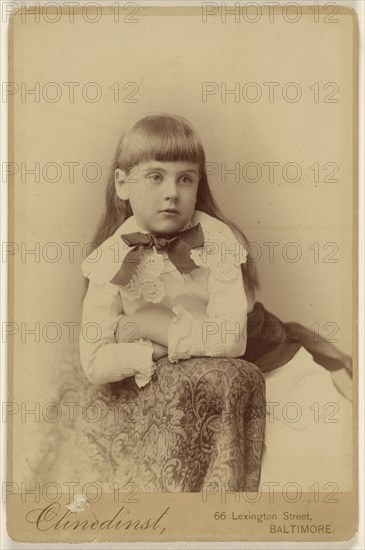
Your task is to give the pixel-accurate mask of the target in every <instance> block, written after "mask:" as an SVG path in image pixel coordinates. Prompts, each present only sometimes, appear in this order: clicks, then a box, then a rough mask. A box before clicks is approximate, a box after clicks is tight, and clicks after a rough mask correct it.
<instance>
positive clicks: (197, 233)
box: [110, 223, 204, 286]
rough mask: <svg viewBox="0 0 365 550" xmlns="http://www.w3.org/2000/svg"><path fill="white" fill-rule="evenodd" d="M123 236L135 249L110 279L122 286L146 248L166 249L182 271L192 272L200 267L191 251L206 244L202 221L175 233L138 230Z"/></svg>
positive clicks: (129, 278) (127, 280)
mask: <svg viewBox="0 0 365 550" xmlns="http://www.w3.org/2000/svg"><path fill="white" fill-rule="evenodd" d="M121 238H122V239H123V241H124V242H125V243H126V244H127V245H128V246H130V247H133V249H132V250H130V251H129V252H128V253H127V255H126V257H125V258H124V261H123V263H122V265H121V267H120V269H119V270H118V272H117V273H116V274H115V275H114V277H113V279H112V280H111V281H110V282H111V283H113V284H116V285H120V286H125V285H127V284H128V283H129V281H130V280H131V279H132V277H133V275H134V273H135V271H136V269H137V266H138V264H139V262H140V260H141V258H142V255H143V252H144V250H146V249H147V250H148V249H151V248H153V247H154V248H155V249H156V251H157V252H161V251H163V250H166V251H167V255H168V257H169V259H170V260H171V262H172V263H173V264H174V266H175V267H176V269H178V271H180V273H190V272H191V271H193V269H196V268H197V267H198V266H197V265H196V264H195V263H194V262H193V260H192V259H191V258H190V251H191V250H192V249H193V248H197V247H199V246H203V244H204V237H203V230H202V228H201V225H200V223H198V225H196V226H194V227H191V228H190V229H186V230H185V231H180V232H178V233H174V234H161V235H154V234H151V233H139V232H136V233H128V234H126V235H121Z"/></svg>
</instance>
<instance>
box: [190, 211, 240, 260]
mask: <svg viewBox="0 0 365 550" xmlns="http://www.w3.org/2000/svg"><path fill="white" fill-rule="evenodd" d="M193 221H194V223H195V224H197V223H200V225H201V227H202V230H203V237H204V246H203V248H204V251H205V257H206V260H205V261H206V262H208V265H209V267H211V268H214V269H215V270H216V269H218V268H219V269H223V267H224V268H227V267H228V266H229V265H240V264H243V263H245V262H246V260H247V250H246V248H245V246H244V245H243V243H242V242H241V241H240V240H239V239H238V238H237V237H236V235H235V234H234V233H233V231H232V229H231V228H230V227H229V225H227V224H226V223H224V222H223V221H221V220H219V219H217V218H214V217H213V216H210V215H209V214H206V213H205V212H202V211H200V210H196V211H195V214H194V218H193ZM192 255H193V256H194V258H193V259H194V261H196V260H197V261H199V253H197V252H194V251H193V252H192ZM199 265H203V264H199Z"/></svg>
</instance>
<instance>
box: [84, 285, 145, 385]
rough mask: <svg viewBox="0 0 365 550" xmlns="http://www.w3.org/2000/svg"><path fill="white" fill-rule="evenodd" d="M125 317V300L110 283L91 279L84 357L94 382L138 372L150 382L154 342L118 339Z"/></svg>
mask: <svg viewBox="0 0 365 550" xmlns="http://www.w3.org/2000/svg"><path fill="white" fill-rule="evenodd" d="M121 317H123V307H122V302H121V299H120V297H119V295H118V294H112V293H111V292H110V289H109V288H108V287H107V284H105V283H102V284H98V283H95V282H94V281H92V280H90V282H89V288H88V291H87V294H86V296H85V299H84V304H83V315H82V330H81V334H80V360H81V365H82V367H83V370H84V372H85V375H86V377H87V378H88V379H89V381H90V382H91V383H93V384H106V383H108V382H116V381H118V380H122V379H123V378H127V377H129V376H134V375H137V376H136V382H137V384H138V379H139V380H141V381H142V382H141V384H140V385H143V381H144V382H145V383H146V382H147V381H148V379H149V378H150V376H151V375H152V372H153V356H152V354H153V352H154V350H153V347H152V344H151V342H137V341H136V342H131V343H124V342H118V341H117V339H116V336H115V333H116V329H117V327H118V321H119V320H120V318H121Z"/></svg>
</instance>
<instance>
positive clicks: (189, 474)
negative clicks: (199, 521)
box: [80, 115, 265, 491]
mask: <svg viewBox="0 0 365 550" xmlns="http://www.w3.org/2000/svg"><path fill="white" fill-rule="evenodd" d="M95 243H96V250H94V252H93V253H92V254H91V255H90V256H89V257H88V258H87V259H86V260H85V261H84V263H83V273H84V276H85V277H87V278H88V280H89V283H88V289H87V293H86V296H85V299H84V304H83V320H82V323H83V326H84V327H85V326H88V327H90V326H92V327H93V328H94V330H95V332H96V336H95V338H94V337H93V338H86V337H85V331H83V332H82V333H83V335H84V336H82V337H81V338H80V358H81V364H82V367H83V370H84V372H85V374H86V376H87V378H88V380H89V381H90V382H91V383H92V384H97V385H104V384H108V383H117V384H113V385H112V387H113V392H114V395H115V392H116V395H117V396H118V399H119V402H123V404H124V405H123V406H125V407H129V408H128V410H127V409H124V413H125V414H124V416H123V418H122V419H121V422H122V427H121V431H122V432H123V433H124V434H125V437H124V439H123V453H122V457H121V458H120V460H122V461H123V464H124V467H123V468H122V470H123V473H124V474H126V470H128V474H126V475H127V477H125V478H124V479H132V478H133V479H136V478H138V479H139V480H140V483H142V484H143V487H144V488H145V490H174V491H196V490H198V491H199V490H201V489H202V487H203V486H204V484H205V483H208V482H210V481H211V480H217V479H218V480H219V481H220V482H221V483H225V485H226V487H227V488H229V489H234V490H256V489H257V487H258V483H259V477H260V463H261V453H262V448H263V439H264V424H265V399H264V382H263V377H262V374H261V372H260V371H259V369H258V368H256V367H255V366H254V365H251V364H250V363H247V362H245V361H243V360H241V359H238V358H239V357H240V356H242V355H243V354H244V352H245V349H246V322H247V307H248V301H250V299H252V296H253V291H254V289H255V287H256V286H257V278H256V274H255V271H254V269H253V266H252V264H251V263H248V262H247V252H246V248H247V247H246V244H247V242H246V239H245V237H244V236H243V235H242V233H241V232H240V231H239V230H238V229H237V228H236V227H235V226H234V225H233V224H232V223H231V222H229V221H228V220H226V219H225V218H224V217H223V215H222V214H221V213H220V211H219V209H218V207H217V205H216V204H215V202H214V200H213V197H212V195H211V192H210V190H209V187H208V181H207V175H206V171H205V154H204V150H203V147H202V144H201V142H200V140H199V138H198V136H197V134H196V132H195V131H194V130H193V128H192V127H191V126H190V124H189V123H188V122H187V121H186V120H184V119H183V118H181V117H178V116H171V115H151V116H147V117H145V118H142V119H141V120H139V121H138V122H137V123H136V124H135V125H134V126H133V127H132V128H131V129H130V130H129V131H128V132H127V133H126V134H125V135H124V136H123V138H122V140H121V142H120V145H119V147H118V150H117V152H116V156H115V163H114V171H113V174H112V177H111V179H110V183H109V186H108V189H107V204H106V213H105V215H104V218H103V220H102V222H101V224H100V227H99V229H98V231H97V234H96V238H95ZM88 333H89V332H88V331H87V334H88ZM115 388H116V389H115ZM131 402H133V404H134V405H136V407H135V408H134V409H133V410H134V411H135V413H134V416H133V415H131V414H129V413H130V406H131ZM136 411H137V412H136ZM127 463H128V466H126V464H127ZM128 476H129V477H128ZM141 480H142V481H141Z"/></svg>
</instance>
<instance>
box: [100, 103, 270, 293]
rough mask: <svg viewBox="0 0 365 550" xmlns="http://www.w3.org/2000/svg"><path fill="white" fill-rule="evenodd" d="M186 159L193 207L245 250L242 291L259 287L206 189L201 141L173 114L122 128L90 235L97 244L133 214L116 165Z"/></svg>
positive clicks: (235, 229) (241, 237)
mask: <svg viewBox="0 0 365 550" xmlns="http://www.w3.org/2000/svg"><path fill="white" fill-rule="evenodd" d="M149 160H157V161H160V162H175V161H186V162H193V163H197V164H198V165H199V186H198V192H197V201H196V206H195V208H196V209H197V210H201V211H202V212H205V213H206V214H209V215H210V216H213V217H214V218H217V219H218V220H221V221H222V222H224V223H225V224H226V225H228V226H229V227H230V228H231V229H232V231H233V232H234V233H235V235H236V237H237V238H238V239H239V241H240V242H241V243H242V244H243V245H244V247H245V248H246V250H247V252H248V258H247V262H246V263H245V264H242V274H243V282H244V285H245V289H246V292H248V293H249V294H250V295H251V296H253V295H254V292H255V289H257V288H259V282H258V277H257V273H256V269H255V266H254V264H253V263H252V259H251V258H250V254H249V243H248V241H247V239H246V237H245V235H244V234H243V233H242V231H241V230H240V229H239V228H238V227H237V226H236V225H235V224H234V223H232V222H231V221H230V220H228V219H227V218H226V217H225V216H224V215H223V214H222V212H221V211H220V209H219V207H218V205H217V204H216V202H215V200H214V198H213V195H212V193H211V191H210V189H209V185H208V178H207V173H206V169H205V153H204V149H203V146H202V144H201V141H200V139H199V137H198V135H197V133H196V132H195V130H194V129H193V128H192V126H191V125H190V124H189V123H188V122H187V121H186V120H185V119H184V118H182V117H180V116H176V115H165V114H155V115H149V116H146V117H144V118H142V119H140V120H139V121H138V122H137V123H136V124H134V126H133V127H132V128H131V129H130V130H129V131H128V132H126V133H125V134H124V135H123V136H122V139H121V140H120V142H119V145H118V147H117V150H116V152H115V155H114V159H113V165H112V170H111V175H110V178H109V182H108V186H107V191H106V207H105V212H104V215H103V217H102V219H101V221H100V223H99V226H98V228H97V231H96V234H95V236H94V239H93V244H94V246H95V247H98V246H100V245H101V244H102V243H103V242H104V241H105V240H106V239H108V238H109V237H110V236H111V235H113V233H114V232H115V231H116V230H117V228H118V227H119V226H120V225H121V224H122V223H123V222H124V221H125V220H126V219H128V218H129V217H130V216H132V215H133V212H132V209H131V206H130V204H129V201H124V200H122V199H120V198H119V197H118V196H117V194H116V191H115V185H114V173H115V170H116V169H117V168H120V169H121V170H124V171H125V172H126V173H127V174H130V173H131V172H132V171H133V168H134V167H138V164H139V163H141V162H146V161H149Z"/></svg>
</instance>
